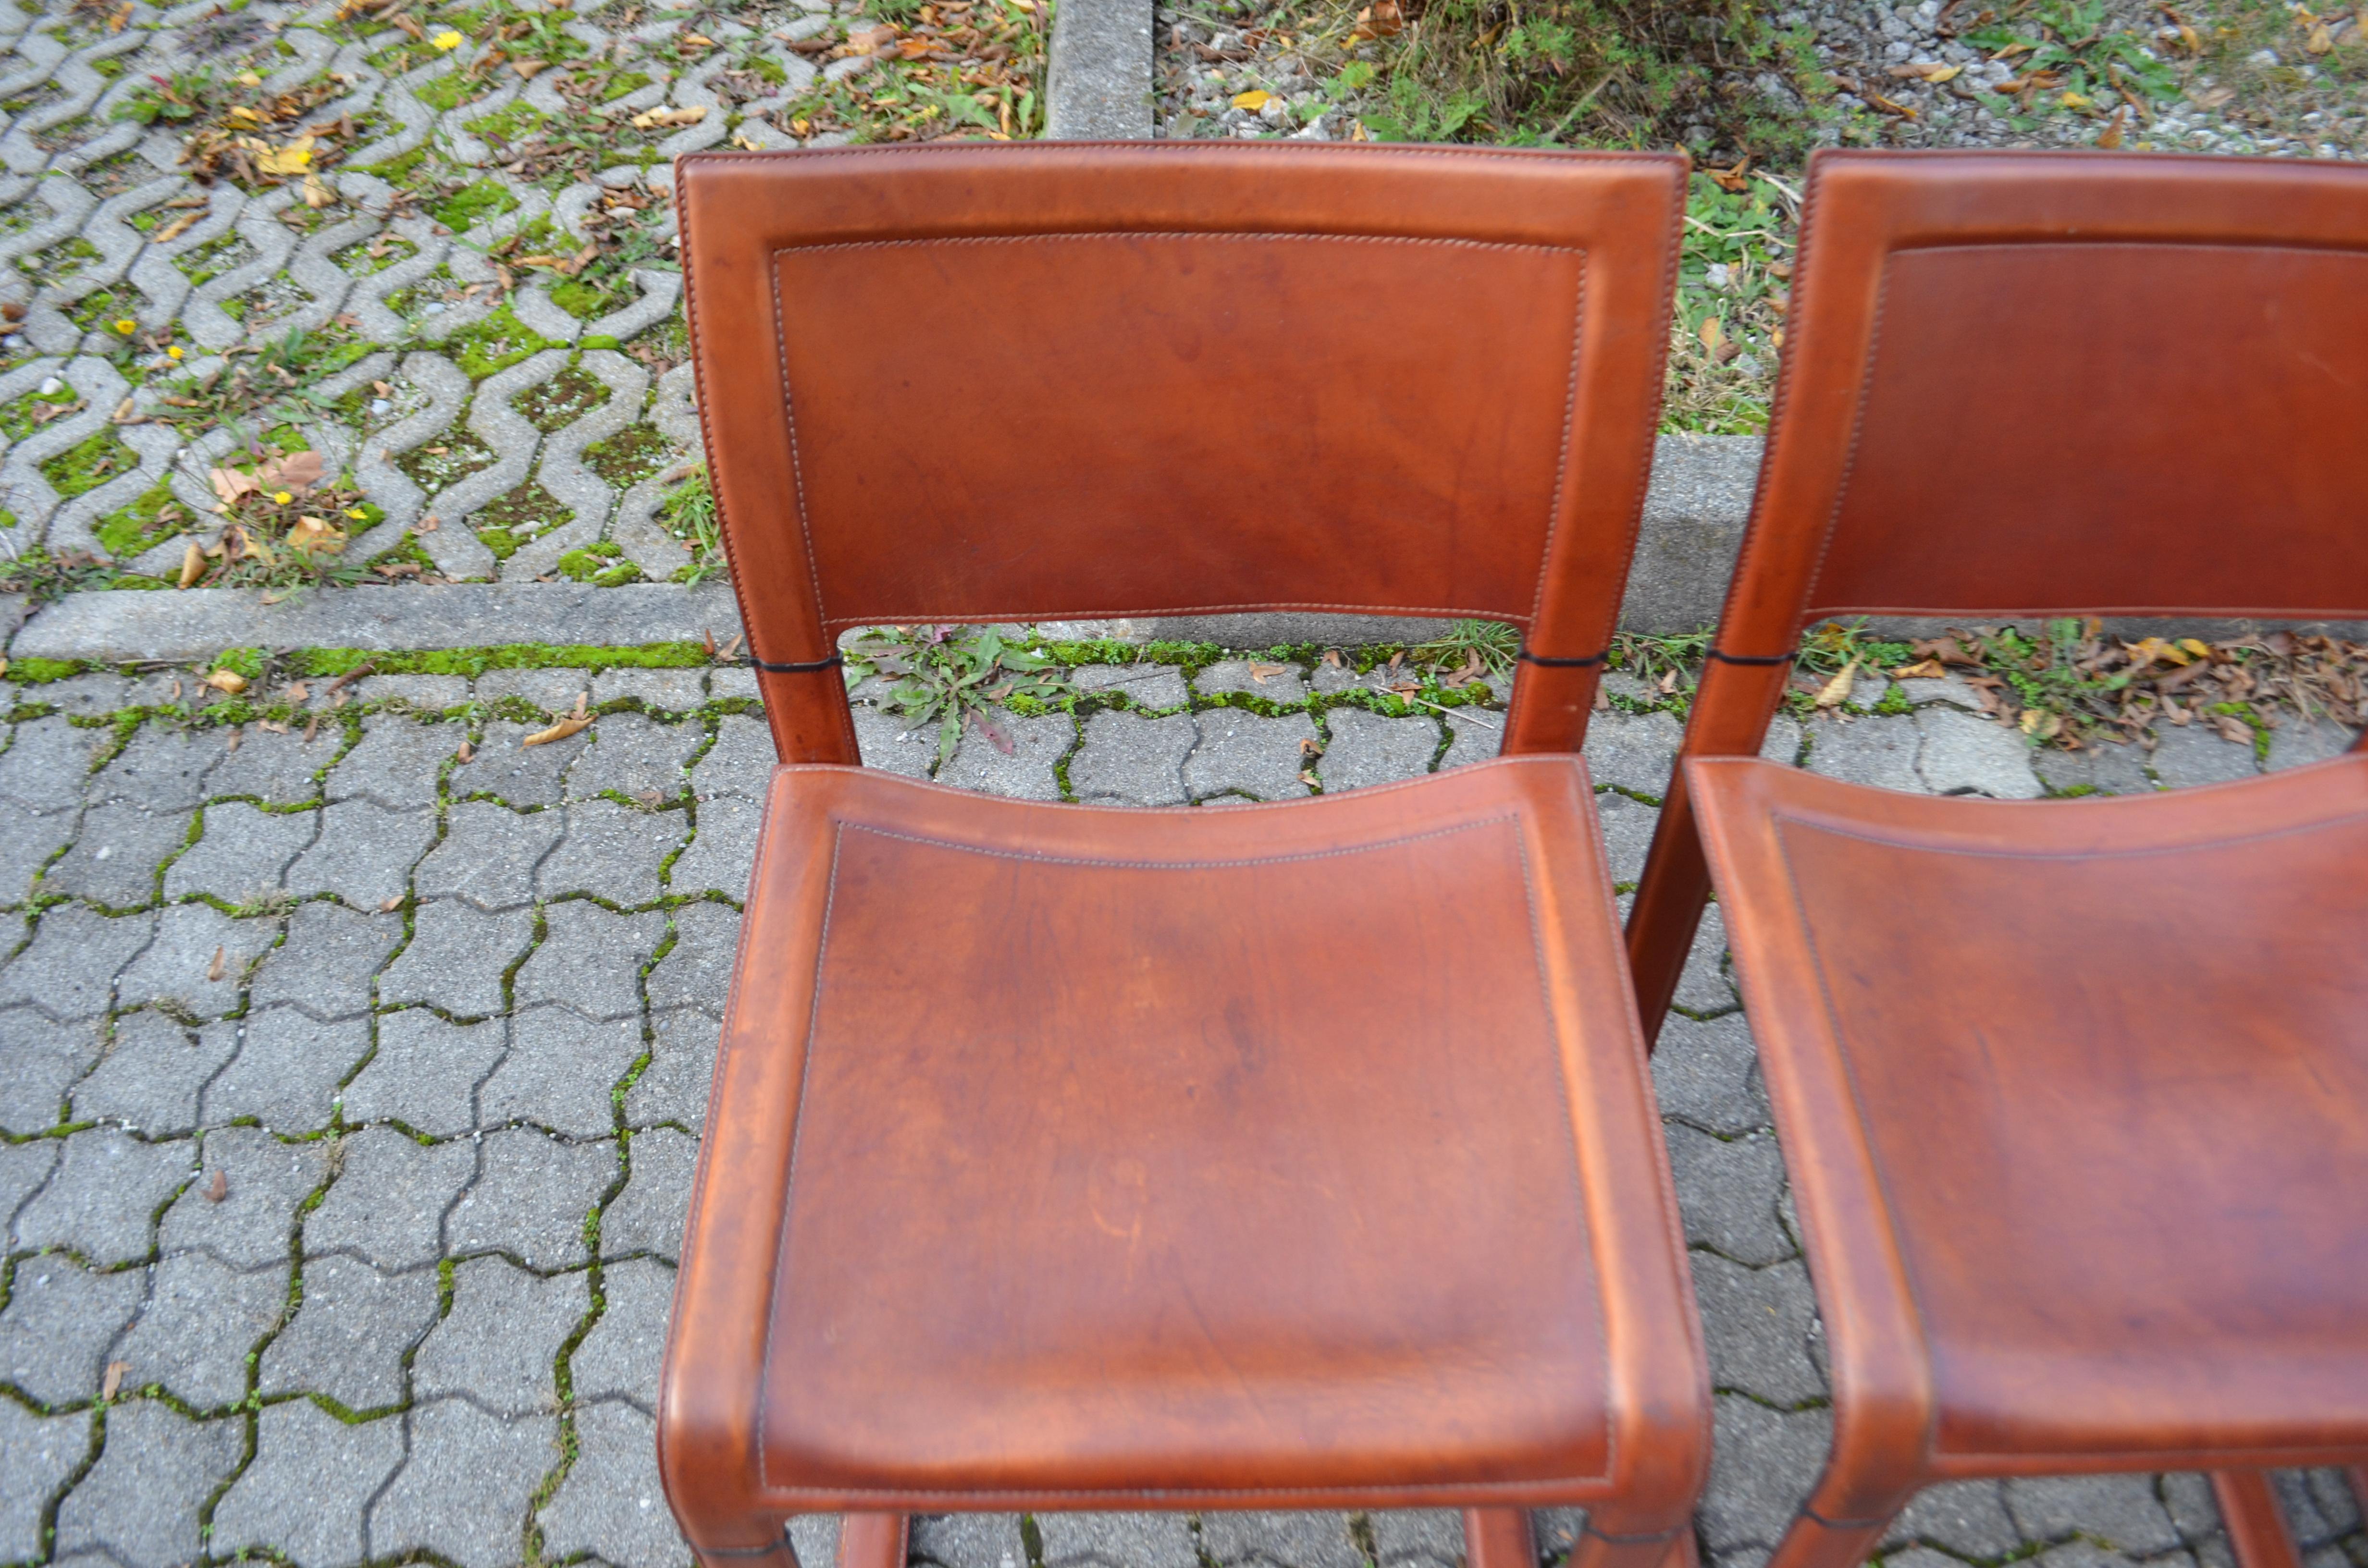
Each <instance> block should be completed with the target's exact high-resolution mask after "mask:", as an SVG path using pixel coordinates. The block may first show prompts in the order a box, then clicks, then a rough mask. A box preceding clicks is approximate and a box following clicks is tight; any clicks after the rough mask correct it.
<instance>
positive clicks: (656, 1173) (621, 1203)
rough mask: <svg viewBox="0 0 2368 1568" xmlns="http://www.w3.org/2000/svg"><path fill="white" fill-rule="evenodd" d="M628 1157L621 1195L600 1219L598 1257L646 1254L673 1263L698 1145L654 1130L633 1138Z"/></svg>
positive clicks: (664, 1129)
mask: <svg viewBox="0 0 2368 1568" xmlns="http://www.w3.org/2000/svg"><path fill="white" fill-rule="evenodd" d="M630 1155H631V1163H632V1176H631V1177H630V1179H628V1180H627V1181H626V1183H625V1190H624V1191H623V1192H621V1193H620V1194H618V1196H617V1199H616V1201H615V1202H613V1203H611V1204H609V1208H608V1210H607V1211H606V1212H605V1213H603V1214H602V1215H601V1216H600V1251H601V1253H602V1254H603V1255H604V1256H609V1257H621V1256H625V1255H627V1254H629V1253H640V1252H646V1253H652V1254H655V1256H659V1257H662V1258H665V1259H666V1261H667V1262H669V1263H673V1262H676V1261H677V1260H678V1259H679V1257H680V1256H681V1253H682V1222H683V1216H684V1215H685V1214H686V1213H688V1212H689V1209H690V1182H691V1176H692V1174H693V1172H694V1171H695V1169H696V1168H697V1166H698V1164H699V1144H698V1142H697V1141H696V1140H694V1139H692V1138H690V1137H689V1136H688V1135H687V1134H684V1133H680V1132H677V1131H675V1130H674V1129H672V1128H670V1127H657V1128H653V1129H651V1130H650V1131H647V1132H637V1133H635V1134H634V1135H633V1138H632V1146H631V1151H630Z"/></svg>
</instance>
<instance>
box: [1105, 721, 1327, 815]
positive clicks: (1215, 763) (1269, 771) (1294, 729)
mask: <svg viewBox="0 0 2368 1568" xmlns="http://www.w3.org/2000/svg"><path fill="white" fill-rule="evenodd" d="M1113 717H1119V715H1113ZM1192 719H1193V722H1194V723H1195V724H1197V725H1198V726H1199V731H1200V740H1199V742H1198V743H1197V744H1194V746H1193V747H1192V752H1191V755H1190V756H1187V757H1186V758H1185V759H1184V788H1185V789H1186V790H1188V791H1190V794H1191V797H1192V798H1193V799H1194V800H1196V801H1205V800H1207V799H1209V798H1210V797H1211V796H1213V795H1220V794H1224V793H1226V792H1228V791H1232V792H1237V793H1240V794H1244V795H1247V796H1249V797H1250V798H1251V799H1252V800H1258V801H1291V800H1304V799H1305V798H1306V796H1307V792H1308V791H1307V786H1306V785H1304V784H1303V783H1301V782H1300V780H1299V771H1300V769H1301V768H1303V767H1310V766H1313V764H1314V763H1315V757H1314V756H1311V755H1310V754H1309V752H1308V751H1307V749H1306V746H1307V745H1312V744H1314V742H1315V722H1314V721H1312V720H1310V719H1309V718H1308V717H1307V715H1306V714H1304V713H1293V714H1291V715H1289V716H1288V717H1286V718H1281V719H1264V718H1260V717H1259V716H1258V715H1257V714H1255V713H1251V712H1248V711H1247V710H1243V709H1238V708H1212V709H1207V710H1203V711H1201V712H1199V713H1195V714H1193V715H1192ZM1071 777H1072V778H1075V777H1076V775H1075V772H1074V769H1073V770H1072V773H1071Z"/></svg>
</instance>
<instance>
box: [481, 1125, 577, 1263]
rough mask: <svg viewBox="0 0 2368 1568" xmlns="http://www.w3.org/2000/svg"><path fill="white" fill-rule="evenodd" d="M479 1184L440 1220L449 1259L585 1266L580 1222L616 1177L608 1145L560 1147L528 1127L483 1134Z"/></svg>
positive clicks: (555, 1142)
mask: <svg viewBox="0 0 2368 1568" xmlns="http://www.w3.org/2000/svg"><path fill="white" fill-rule="evenodd" d="M478 1170H479V1175H478V1178H477V1185H476V1186H475V1187H472V1189H471V1190H470V1192H469V1195H468V1196H467V1197H466V1198H463V1199H461V1201H460V1203H459V1204H458V1205H457V1206H455V1207H454V1209H453V1210H452V1213H451V1217H450V1219H449V1220H447V1221H445V1243H446V1245H447V1247H448V1249H449V1250H450V1252H451V1254H452V1255H453V1256H467V1255H469V1254H472V1253H479V1252H504V1253H507V1254H509V1255H510V1256H514V1257H516V1258H517V1259H518V1261H519V1262H520V1263H523V1264H525V1265H526V1266H527V1267H529V1268H566V1267H573V1266H574V1265H575V1264H579V1263H585V1262H588V1261H589V1260H590V1258H591V1252H590V1250H589V1249H588V1248H587V1247H586V1245H585V1243H584V1220H585V1217H586V1215H588V1214H590V1213H591V1212H592V1210H593V1209H594V1208H595V1207H597V1206H598V1203H599V1201H600V1198H601V1195H602V1194H603V1193H605V1192H607V1191H608V1189H609V1185H610V1184H611V1183H613V1182H614V1181H615V1180H616V1179H617V1174H618V1172H617V1146H616V1144H615V1142H613V1141H611V1140H605V1139H604V1140H602V1141H601V1142H595V1143H564V1142H560V1141H559V1140H557V1139H555V1138H551V1137H548V1136H546V1135H545V1134H543V1133H541V1132H538V1131H534V1130H533V1129H531V1128H524V1127H518V1128H508V1129H506V1130H504V1131H499V1132H490V1133H487V1134H486V1135H485V1138H484V1144H483V1148H482V1152H481V1153H480V1155H479V1166H478Z"/></svg>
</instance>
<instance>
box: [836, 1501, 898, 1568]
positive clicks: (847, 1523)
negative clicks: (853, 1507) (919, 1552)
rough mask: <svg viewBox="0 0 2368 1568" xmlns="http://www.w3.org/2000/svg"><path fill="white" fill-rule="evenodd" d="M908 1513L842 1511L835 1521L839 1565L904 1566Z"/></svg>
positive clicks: (849, 1567)
mask: <svg viewBox="0 0 2368 1568" xmlns="http://www.w3.org/2000/svg"><path fill="white" fill-rule="evenodd" d="M912 1534H913V1516H912V1515H910V1514H845V1515H842V1516H840V1517H839V1521H838V1568H905V1553H906V1551H907V1549H908V1548H909V1547H910V1545H911V1543H912Z"/></svg>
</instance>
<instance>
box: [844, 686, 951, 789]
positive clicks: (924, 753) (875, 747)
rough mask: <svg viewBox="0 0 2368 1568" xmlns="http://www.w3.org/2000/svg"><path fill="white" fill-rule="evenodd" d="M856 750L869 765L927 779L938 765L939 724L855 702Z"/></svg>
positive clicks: (866, 764)
mask: <svg viewBox="0 0 2368 1568" xmlns="http://www.w3.org/2000/svg"><path fill="white" fill-rule="evenodd" d="M855 750H856V755H857V756H860V757H861V758H862V759H863V766H864V767H876V768H878V769H880V770H881V771H882V773H895V774H901V775H903V776H904V777H905V778H928V776H929V774H930V772H931V771H932V770H933V769H935V768H936V767H937V766H938V726H937V725H935V724H912V723H908V722H905V718H904V716H903V715H902V714H892V713H886V712H882V710H879V709H877V708H873V707H871V706H869V705H868V704H865V703H860V702H859V703H857V704H856V705H855Z"/></svg>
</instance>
